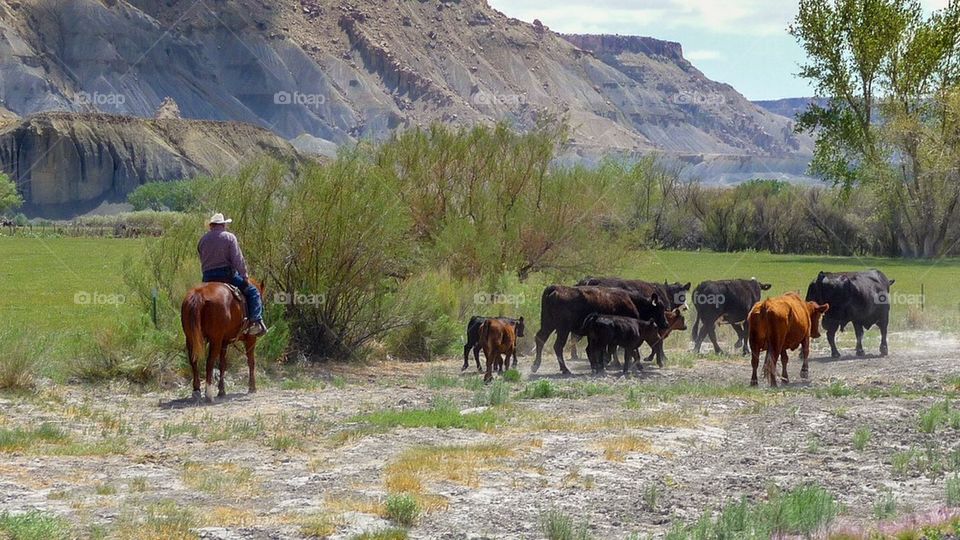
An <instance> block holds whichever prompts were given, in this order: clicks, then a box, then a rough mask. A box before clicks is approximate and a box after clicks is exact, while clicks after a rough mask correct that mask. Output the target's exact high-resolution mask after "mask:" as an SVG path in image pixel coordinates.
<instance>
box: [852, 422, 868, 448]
mask: <svg viewBox="0 0 960 540" xmlns="http://www.w3.org/2000/svg"><path fill="white" fill-rule="evenodd" d="M870 436H871V433H870V428H868V427H866V426H861V427H859V428H857V430H856V431H855V432H854V433H853V447H854V448H855V449H856V450H857V451H863V449H864V448H866V447H867V443H869V442H870Z"/></svg>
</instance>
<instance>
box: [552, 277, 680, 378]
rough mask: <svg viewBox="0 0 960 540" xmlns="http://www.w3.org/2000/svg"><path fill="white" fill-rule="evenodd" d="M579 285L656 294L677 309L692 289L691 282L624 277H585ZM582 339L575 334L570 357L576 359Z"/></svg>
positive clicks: (668, 306) (649, 294) (614, 357)
mask: <svg viewBox="0 0 960 540" xmlns="http://www.w3.org/2000/svg"><path fill="white" fill-rule="evenodd" d="M576 286H577V287H587V286H590V287H614V288H617V289H624V290H627V291H636V292H638V293H640V294H641V295H643V297H644V298H652V297H653V295H654V294H656V295H657V296H658V297H659V298H661V299H663V301H664V304H666V309H667V310H671V309H676V308H678V307H680V306H683V305H686V303H687V291H689V290H690V283H689V282H688V283H686V284H683V283H667V282H666V281H664V282H663V283H654V282H652V281H643V280H639V279H624V278H619V277H585V278H583V279H581V280H580V281H578V282H577V284H576ZM579 339H580V336H579V334H576V333H575V334H574V335H573V343H571V346H570V357H571V358H573V359H574V360H576V359H577V358H578V355H577V341H578V340H579ZM612 358H613V359H614V360H616V358H617V355H616V353H614V354H613V355H612Z"/></svg>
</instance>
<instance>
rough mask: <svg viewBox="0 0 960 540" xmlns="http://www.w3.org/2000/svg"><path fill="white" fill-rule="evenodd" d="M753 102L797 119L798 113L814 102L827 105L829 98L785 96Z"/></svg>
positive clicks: (774, 112)
mask: <svg viewBox="0 0 960 540" xmlns="http://www.w3.org/2000/svg"><path fill="white" fill-rule="evenodd" d="M753 104H754V105H756V106H758V107H761V108H763V109H766V110H768V111H770V112H772V113H773V114H779V115H780V116H783V117H786V118H790V119H796V117H797V115H798V114H800V113H802V112H804V111H806V110H807V109H809V108H810V105H812V104H816V105H820V106H821V107H825V106H826V105H827V99H826V98H817V97H799V98H783V99H769V100H757V101H754V102H753Z"/></svg>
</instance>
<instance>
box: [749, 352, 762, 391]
mask: <svg viewBox="0 0 960 540" xmlns="http://www.w3.org/2000/svg"><path fill="white" fill-rule="evenodd" d="M751 349H752V352H751V353H750V365H751V366H752V367H753V375H752V376H751V377H750V386H757V368H758V367H760V347H759V346H756V347H751Z"/></svg>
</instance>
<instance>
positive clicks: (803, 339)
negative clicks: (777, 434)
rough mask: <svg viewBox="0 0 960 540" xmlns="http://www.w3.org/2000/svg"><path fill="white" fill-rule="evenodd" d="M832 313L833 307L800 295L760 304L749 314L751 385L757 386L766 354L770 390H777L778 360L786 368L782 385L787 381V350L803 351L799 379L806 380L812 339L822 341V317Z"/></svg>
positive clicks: (792, 294) (789, 294)
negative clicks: (759, 371) (762, 354)
mask: <svg viewBox="0 0 960 540" xmlns="http://www.w3.org/2000/svg"><path fill="white" fill-rule="evenodd" d="M828 309H830V304H823V305H821V304H818V303H816V302H804V301H803V299H802V298H800V295H798V294H797V293H793V292H791V293H787V294H784V295H782V296H777V297H774V298H767V299H766V300H764V301H762V302H757V304H756V305H754V306H753V309H751V310H750V315H749V316H748V317H747V323H748V325H749V329H750V351H751V358H750V362H751V364H752V365H753V377H752V378H751V379H750V385H751V386H756V385H757V366H758V365H759V364H760V352H761V351H767V357H766V360H765V361H764V365H763V373H764V376H766V377H767V379H768V380H769V381H770V386H777V373H776V369H777V359H778V358H779V359H780V361H781V362H782V364H783V374H782V377H783V382H790V380H789V378H788V377H787V349H790V350H791V351H792V350H796V348H797V347H800V357H801V358H803V367H802V368H800V376H801V377H803V378H804V379H806V378H807V373H808V371H807V358H808V357H809V356H810V338H818V337H820V317H821V316H822V315H823V314H824V313H825V312H826V311H827V310H828Z"/></svg>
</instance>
